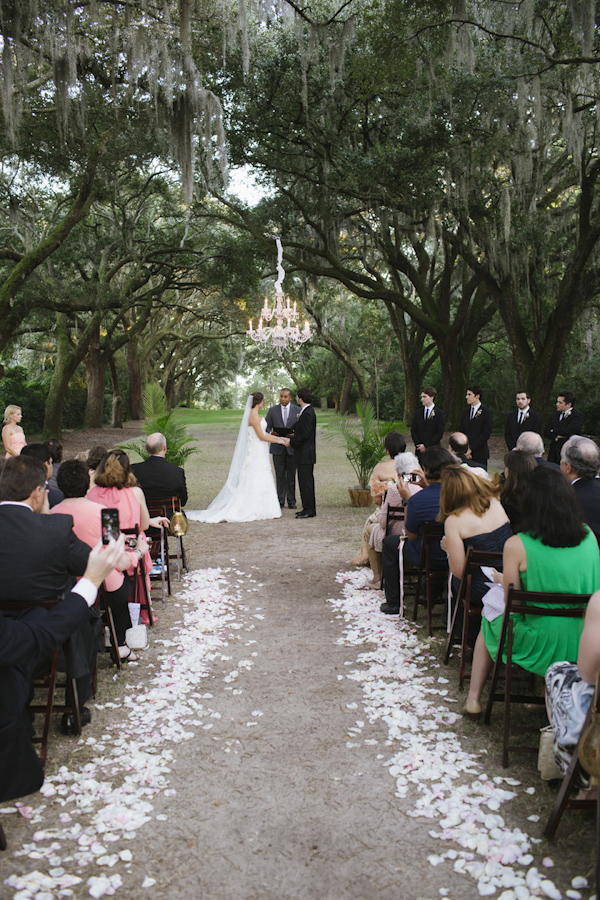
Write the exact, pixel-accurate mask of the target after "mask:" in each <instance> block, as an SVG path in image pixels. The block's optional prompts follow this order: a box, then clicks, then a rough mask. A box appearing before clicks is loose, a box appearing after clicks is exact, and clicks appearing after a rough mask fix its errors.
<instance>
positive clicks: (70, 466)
mask: <svg viewBox="0 0 600 900" xmlns="http://www.w3.org/2000/svg"><path fill="white" fill-rule="evenodd" d="M58 486H59V488H60V490H61V491H62V492H63V494H64V497H65V499H64V500H63V501H62V502H61V503H58V504H57V505H56V506H55V507H53V509H51V510H50V512H51V513H53V514H56V513H58V514H65V513H66V514H67V515H70V516H72V518H73V531H74V532H75V534H76V535H77V537H78V538H79V539H80V540H82V541H84V542H85V543H86V544H88V546H89V547H95V546H96V544H97V543H98V541H101V540H102V520H101V512H102V510H103V509H104V507H103V506H101V505H100V504H99V503H94V501H93V500H89V499H88V498H87V497H86V494H87V492H88V488H89V486H90V476H89V473H88V470H87V467H86V465H85V464H84V463H82V462H78V461H77V460H76V459H68V460H66V462H64V463H63V464H62V465H61V467H60V469H59V470H58ZM147 549H148V544H147V543H146V542H145V541H144V539H143V538H140V539H139V541H138V546H137V547H136V548H135V550H134V551H133V554H132V556H131V558H130V554H128V553H123V557H122V559H121V560H120V561H119V562H120V565H119V566H118V568H116V569H115V570H114V572H111V573H110V575H109V576H108V577H107V579H106V581H105V583H104V587H105V590H106V594H107V601H108V603H109V606H110V608H111V611H112V615H113V619H114V623H115V631H116V634H117V641H118V643H119V656H120V657H121V660H123V661H124V662H135V660H137V658H138V657H137V656H136V655H135V654H134V653H132V652H131V650H130V649H129V647H127V645H126V643H125V632H126V631H127V629H128V628H131V621H130V619H129V605H128V604H129V597H130V595H131V582H130V581H129V578H128V576H127V575H123V570H124V569H127V568H128V567H129V566H131V565H132V564H137V560H138V559H141V557H142V556H143V555H144V553H145V552H146V551H147Z"/></svg>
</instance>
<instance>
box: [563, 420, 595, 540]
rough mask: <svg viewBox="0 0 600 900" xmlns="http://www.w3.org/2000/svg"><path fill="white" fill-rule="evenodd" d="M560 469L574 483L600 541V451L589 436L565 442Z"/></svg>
mask: <svg viewBox="0 0 600 900" xmlns="http://www.w3.org/2000/svg"><path fill="white" fill-rule="evenodd" d="M560 469H561V472H562V473H563V475H564V476H565V478H566V479H567V481H568V482H569V483H570V484H571V485H573V490H574V491H575V493H576V494H577V500H578V501H579V505H580V507H581V511H582V513H583V521H584V522H585V523H586V525H589V526H590V528H591V529H592V531H593V532H594V534H595V535H596V540H600V478H598V473H599V472H600V450H599V449H598V446H597V445H596V444H595V443H594V441H591V440H590V439H589V438H585V437H581V436H580V435H578V434H576V435H573V437H571V438H569V440H568V441H567V442H566V443H565V444H563V448H562V450H561V459H560Z"/></svg>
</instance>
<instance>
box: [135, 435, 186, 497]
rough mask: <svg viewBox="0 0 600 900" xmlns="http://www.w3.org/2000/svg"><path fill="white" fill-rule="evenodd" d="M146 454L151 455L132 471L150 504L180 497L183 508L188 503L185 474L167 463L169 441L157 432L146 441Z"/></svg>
mask: <svg viewBox="0 0 600 900" xmlns="http://www.w3.org/2000/svg"><path fill="white" fill-rule="evenodd" d="M146 452H147V453H149V454H150V455H149V456H148V459H146V460H145V461H144V462H141V463H134V465H132V467H131V471H132V472H133V474H134V475H135V477H136V478H137V480H138V483H139V485H140V487H141V489H142V490H143V492H144V496H145V498H146V500H147V501H148V502H149V503H152V502H153V501H154V500H164V498H165V497H175V496H177V497H179V500H180V502H181V505H182V506H185V504H186V503H187V497H188V495H187V487H186V483H185V472H184V471H183V469H182V468H181V467H180V466H174V465H173V463H170V462H167V460H166V459H165V454H166V452H167V439H166V438H165V436H164V434H160V432H158V431H157V432H155V433H154V434H151V435H149V436H148V438H147V439H146Z"/></svg>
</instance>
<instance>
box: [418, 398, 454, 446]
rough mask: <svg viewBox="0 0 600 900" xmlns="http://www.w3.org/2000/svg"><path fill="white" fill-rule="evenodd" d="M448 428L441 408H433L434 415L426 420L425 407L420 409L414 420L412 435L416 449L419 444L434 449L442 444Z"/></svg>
mask: <svg viewBox="0 0 600 900" xmlns="http://www.w3.org/2000/svg"><path fill="white" fill-rule="evenodd" d="M445 427H446V417H445V415H444V411H443V410H442V409H439V407H437V406H434V407H433V415H431V416H429V418H428V419H426V418H425V407H423V409H418V410H417V411H416V412H415V414H414V416H413V420H412V425H411V429H410V435H411V437H412V439H413V443H414V445H415V447H416V446H417V444H425V447H434V446H436V445H437V444H440V443H441V440H442V437H443V436H444V428H445Z"/></svg>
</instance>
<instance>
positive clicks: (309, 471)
mask: <svg viewBox="0 0 600 900" xmlns="http://www.w3.org/2000/svg"><path fill="white" fill-rule="evenodd" d="M316 437H317V417H316V415H315V411H314V409H313V408H312V406H311V405H310V404H307V405H306V406H304V407H303V408H302V411H301V413H300V415H299V416H298V419H297V421H296V426H295V428H294V434H293V435H292V437H291V439H290V443H291V446H292V447H293V449H294V455H295V457H296V469H297V471H298V487H299V488H300V497H301V499H302V512H303V513H306V514H307V515H306V516H303V518H306V517H311V518H312V517H313V516H316V514H317V509H316V506H317V504H316V501H315V478H314V472H313V469H314V466H315V463H316V461H317V447H316Z"/></svg>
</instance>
